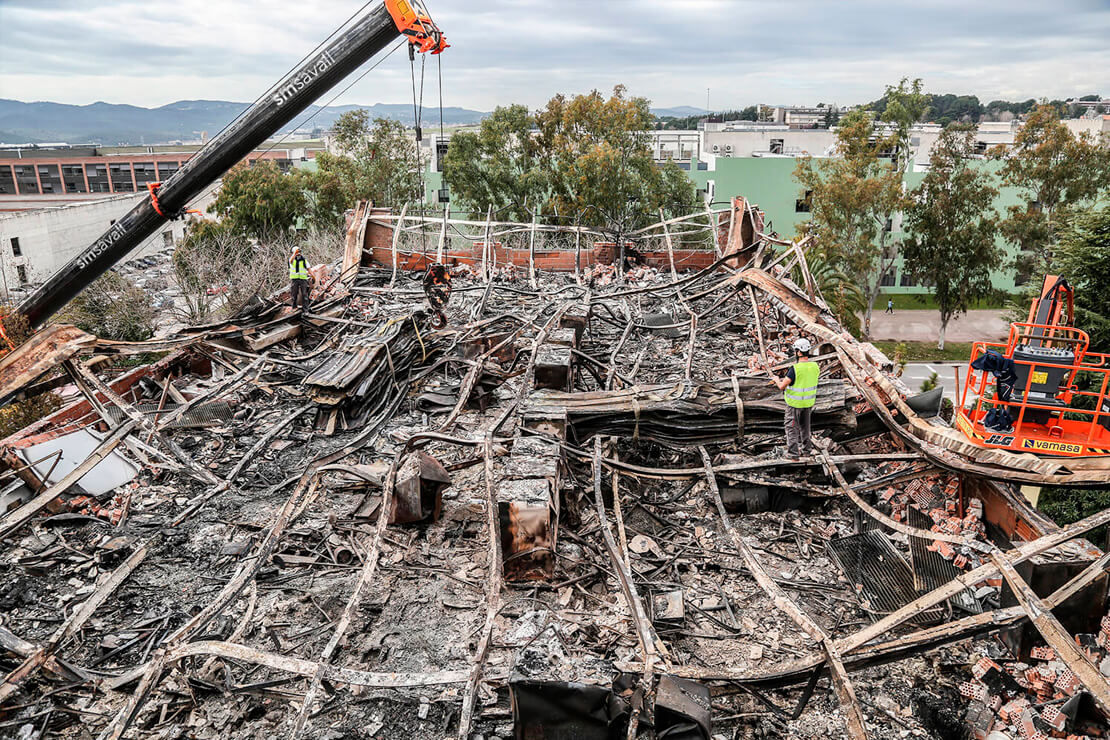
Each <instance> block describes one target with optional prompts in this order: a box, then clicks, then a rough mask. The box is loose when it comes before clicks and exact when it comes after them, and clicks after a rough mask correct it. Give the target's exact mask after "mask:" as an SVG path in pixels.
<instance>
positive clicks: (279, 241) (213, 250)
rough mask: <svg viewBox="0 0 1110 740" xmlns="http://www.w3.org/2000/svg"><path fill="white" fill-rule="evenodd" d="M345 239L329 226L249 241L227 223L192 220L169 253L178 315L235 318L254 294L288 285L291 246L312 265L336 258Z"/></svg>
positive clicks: (197, 318)
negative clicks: (181, 303) (181, 304)
mask: <svg viewBox="0 0 1110 740" xmlns="http://www.w3.org/2000/svg"><path fill="white" fill-rule="evenodd" d="M344 238H345V235H344V233H343V231H342V229H340V228H334V229H331V230H327V231H324V230H312V231H310V232H309V233H308V234H307V235H300V234H294V233H292V232H286V233H284V234H281V235H279V236H277V237H274V238H271V239H266V240H251V239H244V238H242V237H241V236H239V235H238V234H237V233H236V232H235V231H234V230H233V229H232V228H231V227H229V226H228V225H227V224H226V223H222V222H221V223H217V222H215V221H193V222H191V223H190V224H189V229H188V231H187V232H186V234H185V238H184V239H183V240H182V241H181V243H180V244H179V245H178V246H177V249H176V250H174V254H173V270H174V283H175V284H176V285H177V287H178V289H179V290H180V291H181V295H182V298H183V300H184V304H185V305H184V307H183V309H182V310H181V311H180V313H181V318H182V319H183V320H185V321H188V322H190V323H203V322H206V321H210V320H212V319H215V318H218V317H220V316H234V315H236V314H238V313H239V312H240V311H242V310H243V309H244V308H245V307H246V306H247V305H248V304H249V303H250V302H251V301H252V300H253V299H254V298H255V297H256V296H259V297H267V296H269V295H271V294H273V293H274V292H275V291H277V290H279V289H281V288H283V287H286V286H288V284H289V283H288V280H289V253H290V251H291V250H292V248H293V246H294V245H297V246H300V247H301V251H302V252H303V253H304V255H305V258H306V259H307V260H308V262H309V264H310V265H312V264H318V263H321V262H331V261H333V260H335V259H336V258H337V257H339V256H340V255H341V254H342V251H343V245H344Z"/></svg>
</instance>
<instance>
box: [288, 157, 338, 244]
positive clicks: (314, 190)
mask: <svg viewBox="0 0 1110 740" xmlns="http://www.w3.org/2000/svg"><path fill="white" fill-rule="evenodd" d="M293 177H294V179H295V180H296V182H297V185H298V186H300V188H301V190H302V191H303V192H304V197H305V212H304V219H305V222H306V224H307V225H308V227H309V228H310V229H315V230H317V231H330V230H332V229H335V228H338V227H341V226H342V225H343V214H344V213H345V212H346V210H347V207H348V195H347V193H346V192H345V190H344V187H343V180H342V178H341V177H340V176H339V174H338V173H336V172H334V171H326V170H319V169H318V170H316V171H315V172H313V171H312V170H296V171H295V172H294V173H293Z"/></svg>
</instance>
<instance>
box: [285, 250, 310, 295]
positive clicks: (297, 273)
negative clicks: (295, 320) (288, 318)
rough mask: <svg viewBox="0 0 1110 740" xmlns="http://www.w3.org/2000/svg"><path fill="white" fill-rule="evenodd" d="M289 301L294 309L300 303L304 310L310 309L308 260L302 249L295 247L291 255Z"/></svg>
mask: <svg viewBox="0 0 1110 740" xmlns="http://www.w3.org/2000/svg"><path fill="white" fill-rule="evenodd" d="M289 300H290V303H291V304H292V306H293V308H296V307H297V303H298V301H299V302H300V306H301V309H302V310H303V309H306V308H308V260H306V259H305V258H304V255H303V254H301V248H300V247H293V252H292V254H290V255H289Z"/></svg>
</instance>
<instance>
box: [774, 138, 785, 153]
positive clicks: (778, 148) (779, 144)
mask: <svg viewBox="0 0 1110 740" xmlns="http://www.w3.org/2000/svg"><path fill="white" fill-rule="evenodd" d="M785 143H786V139H771V154H782V150H783V145H784V144H785Z"/></svg>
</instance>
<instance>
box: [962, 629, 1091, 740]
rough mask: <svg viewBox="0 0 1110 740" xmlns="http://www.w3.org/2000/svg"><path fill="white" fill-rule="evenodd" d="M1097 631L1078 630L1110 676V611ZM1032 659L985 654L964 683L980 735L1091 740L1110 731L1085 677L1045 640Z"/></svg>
mask: <svg viewBox="0 0 1110 740" xmlns="http://www.w3.org/2000/svg"><path fill="white" fill-rule="evenodd" d="M1100 627H1101V628H1100V630H1099V632H1098V634H1097V635H1093V634H1089V633H1080V634H1077V635H1075V642H1076V644H1077V645H1078V646H1079V647H1080V648H1081V649H1082V651H1083V653H1084V654H1085V656H1086V658H1087V659H1088V660H1089V661H1090V662H1091V664H1092V665H1096V666H1098V667H1099V670H1100V671H1101V673H1102V675H1104V676H1110V615H1108V616H1105V617H1103V619H1102V622H1101V625H1100ZM1029 653H1030V654H1029V660H1030V661H1031V663H1030V662H1024V661H1017V660H1004V659H1003V658H1001V657H997V659H992V658H990V657H987V656H983V657H981V658H979V660H978V661H977V662H976V663H975V665H974V666H972V668H971V673H972V676H973V678H972V679H971V680H970V681H965V682H964V683H962V684H960V695H961V696H963V697H964V698H966V699H967V700H968V706H967V713H966V719H967V723H968V727H969V729H970V730H971V736H972V737H973V738H975V740H988V739H989V740H1001V738H1006V737H1009V738H1021V739H1022V740H1047V738H1051V737H1060V738H1067V739H1068V740H1091V739H1093V738H1099V737H1106V736H1107V725H1106V723H1105V720H1104V719H1103V718H1101V717H1100V716H1099V714H1098V713H1097V710H1094V708H1093V706H1092V703H1091V701H1090V698H1089V697H1088V696H1087V695H1086V694H1085V693H1084V691H1083V683H1082V681H1080V680H1079V677H1078V676H1076V674H1075V673H1074V672H1073V671H1072V670H1071V669H1070V668H1068V666H1067V664H1066V663H1064V662H1063V661H1061V660H1059V659H1058V658H1057V655H1056V652H1055V651H1054V650H1053V649H1052V648H1050V647H1048V646H1045V645H1039V646H1037V647H1034V648H1032V649H1031V650H1030V651H1029Z"/></svg>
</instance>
